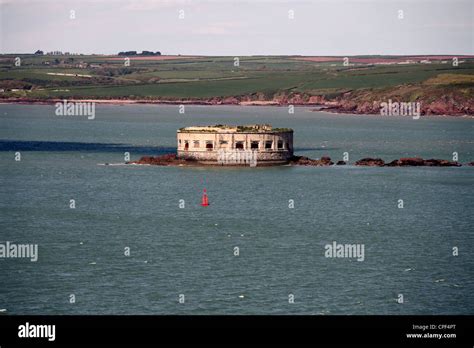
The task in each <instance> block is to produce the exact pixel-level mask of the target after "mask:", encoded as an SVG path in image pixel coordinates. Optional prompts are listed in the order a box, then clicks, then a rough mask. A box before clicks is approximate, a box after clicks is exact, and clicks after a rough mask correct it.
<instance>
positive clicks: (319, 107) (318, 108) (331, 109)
mask: <svg viewBox="0 0 474 348" xmlns="http://www.w3.org/2000/svg"><path fill="white" fill-rule="evenodd" d="M225 99H229V98H224V99H222V100H218V101H216V98H212V99H210V100H200V99H190V100H158V99H157V100H149V99H66V100H67V101H68V102H74V103H76V102H78V103H80V102H83V103H85V102H88V103H96V104H103V105H189V106H224V105H227V106H275V107H288V106H289V105H290V104H285V103H279V102H278V101H275V100H269V101H263V100H255V101H238V102H236V99H232V102H226V101H225ZM64 100H65V99H44V100H40V99H0V104H20V105H54V104H56V103H63V102H64ZM291 105H293V106H295V107H307V108H314V109H313V110H311V111H312V112H327V113H331V114H335V115H337V114H340V115H354V116H356V115H380V113H379V112H365V113H361V112H354V111H353V110H350V111H348V110H345V109H343V108H340V107H338V106H337V105H330V106H328V105H325V104H317V103H311V104H310V103H307V104H305V103H300V104H298V103H295V104H291ZM351 111H352V112H351ZM421 116H423V117H456V118H469V119H474V115H469V114H464V115H461V114H429V115H426V114H422V115H421ZM387 117H390V116H387ZM400 117H410V116H400Z"/></svg>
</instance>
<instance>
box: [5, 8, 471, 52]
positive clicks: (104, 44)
mask: <svg viewBox="0 0 474 348" xmlns="http://www.w3.org/2000/svg"><path fill="white" fill-rule="evenodd" d="M180 10H183V11H184V19H180V18H179V15H180V14H183V12H180ZM290 10H292V11H294V12H293V13H294V19H290V18H289V17H290V15H291V13H289V11H290ZM71 11H74V14H75V18H74V19H71V18H70V17H71ZM400 11H403V12H400ZM0 12H1V13H0V15H1V17H0V20H1V22H0V29H1V31H0V39H1V41H0V52H1V53H28V52H33V51H35V50H37V49H41V50H43V51H52V50H60V51H69V52H78V53H104V54H109V53H117V52H118V51H126V50H137V51H141V50H151V51H161V52H162V53H163V54H191V55H192V54H202V55H231V56H235V55H252V54H253V55H256V54H268V55H280V54H281V55H292V54H300V55H355V54H474V0H405V1H400V0H397V1H391V0H306V1H289V0H286V1H282V0H256V1H250V0H249V1H242V0H240V1H239V0H224V1H217V0H198V1H196V0H191V1H177V0H173V1H166V0H165V1H163V0H162V1H159V0H0ZM399 16H403V19H400V18H399Z"/></svg>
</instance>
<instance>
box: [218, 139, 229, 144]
mask: <svg viewBox="0 0 474 348" xmlns="http://www.w3.org/2000/svg"><path fill="white" fill-rule="evenodd" d="M228 143H229V142H228V141H227V140H221V141H220V142H219V144H221V145H226V144H228Z"/></svg>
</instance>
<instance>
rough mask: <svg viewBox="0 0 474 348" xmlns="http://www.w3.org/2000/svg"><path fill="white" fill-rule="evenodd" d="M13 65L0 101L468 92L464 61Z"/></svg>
mask: <svg viewBox="0 0 474 348" xmlns="http://www.w3.org/2000/svg"><path fill="white" fill-rule="evenodd" d="M14 57H15V56H11V55H10V56H8V55H3V56H0V88H2V89H3V90H4V91H3V92H2V93H1V94H0V97H1V98H12V97H13V98H14V97H18V98H31V99H33V98H35V99H48V98H104V99H107V98H122V99H125V98H130V99H134V98H135V99H140V98H142V99H172V100H179V99H208V98H213V97H230V96H235V97H241V96H249V95H255V94H259V95H260V96H264V98H266V99H271V98H272V96H274V95H277V94H287V95H290V94H292V93H293V94H294V93H302V94H305V95H321V96H325V97H327V98H331V97H334V96H338V95H340V94H341V93H345V92H347V91H366V90H370V91H372V92H373V94H374V95H375V94H379V93H386V92H387V91H390V90H393V89H395V88H396V89H397V90H401V88H403V87H407V86H408V87H410V88H411V87H413V86H417V88H418V89H419V90H418V91H417V93H418V95H422V94H423V93H424V91H425V90H431V91H434V90H440V89H443V90H446V89H448V90H449V91H450V92H452V93H459V94H460V95H463V94H465V92H466V90H467V91H468V92H469V93H470V92H472V89H473V87H474V82H473V80H472V79H469V77H470V76H471V77H472V76H474V60H473V59H465V61H464V62H463V63H461V64H460V65H459V66H457V67H454V66H452V64H451V61H447V62H446V63H444V64H443V63H441V61H433V62H432V64H420V63H416V64H406V65H405V64H404V65H402V64H393V65H370V64H354V65H350V66H343V64H342V58H335V59H334V61H333V62H323V63H321V62H308V61H301V60H296V59H294V57H287V56H283V57H281V56H255V57H240V58H239V59H240V65H239V66H238V67H236V66H234V58H233V57H199V58H184V57H183V58H179V57H178V59H175V60H157V61H149V60H132V61H131V64H130V66H129V67H126V66H124V63H123V61H122V60H113V59H111V58H116V57H105V56H34V55H23V56H21V55H20V58H21V66H14ZM359 58H362V57H359ZM385 58H387V57H385ZM349 59H351V57H349ZM79 65H82V66H84V67H83V68H82V67H78V66H79ZM91 65H92V66H91ZM53 74H54V75H53ZM56 74H73V75H74V76H61V75H56ZM76 74H77V75H90V76H75V75H76ZM446 76H448V77H449V78H447V77H446ZM456 76H459V79H457V78H456ZM466 76H467V78H466ZM429 81H431V82H429ZM433 81H441V82H442V83H434V82H433ZM411 89H413V88H411ZM410 93H412V94H413V93H414V91H411V92H410ZM420 93H421V94H420ZM415 94H416V93H415Z"/></svg>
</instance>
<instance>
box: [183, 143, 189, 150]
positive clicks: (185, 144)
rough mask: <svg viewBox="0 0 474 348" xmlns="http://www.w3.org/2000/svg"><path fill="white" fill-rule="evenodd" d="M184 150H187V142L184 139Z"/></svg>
mask: <svg viewBox="0 0 474 348" xmlns="http://www.w3.org/2000/svg"><path fill="white" fill-rule="evenodd" d="M184 150H185V151H188V150H189V143H188V142H187V141H186V142H184Z"/></svg>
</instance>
